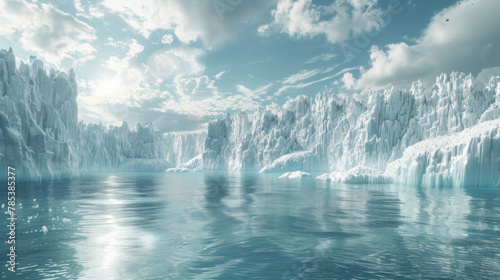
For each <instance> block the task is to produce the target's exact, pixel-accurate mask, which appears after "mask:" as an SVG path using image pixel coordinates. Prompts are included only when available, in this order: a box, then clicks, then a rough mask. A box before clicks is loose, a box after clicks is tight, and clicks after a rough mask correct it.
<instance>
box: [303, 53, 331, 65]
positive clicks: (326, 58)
mask: <svg viewBox="0 0 500 280" xmlns="http://www.w3.org/2000/svg"><path fill="white" fill-rule="evenodd" d="M335 57H337V55H336V54H333V53H325V54H321V55H317V56H315V57H312V58H310V59H308V60H307V61H306V62H305V64H310V63H315V62H318V61H324V62H328V61H330V60H332V59H334V58H335Z"/></svg>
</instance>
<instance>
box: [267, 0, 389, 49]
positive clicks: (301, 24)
mask: <svg viewBox="0 0 500 280" xmlns="http://www.w3.org/2000/svg"><path fill="white" fill-rule="evenodd" d="M272 16H273V21H272V22H271V23H269V24H265V25H262V26H260V27H259V29H258V31H259V34H261V35H265V36H267V35H270V34H273V33H285V34H288V35H289V36H291V37H298V38H300V37H310V38H312V37H315V36H319V35H324V36H325V37H326V39H327V40H328V41H329V42H330V43H332V44H336V43H340V42H343V41H345V40H347V39H349V38H350V37H351V36H356V35H359V34H361V33H364V32H373V31H376V30H379V29H380V28H382V27H383V25H384V21H383V19H382V16H383V11H382V10H381V9H380V8H378V7H377V0H342V1H334V2H333V3H332V4H331V5H314V4H313V3H312V0H296V1H294V0H280V1H279V2H278V5H277V7H276V9H275V10H273V11H272Z"/></svg>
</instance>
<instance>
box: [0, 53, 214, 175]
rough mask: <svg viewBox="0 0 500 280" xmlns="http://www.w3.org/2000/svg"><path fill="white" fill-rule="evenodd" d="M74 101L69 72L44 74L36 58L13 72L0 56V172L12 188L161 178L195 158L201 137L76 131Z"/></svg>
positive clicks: (145, 130) (99, 128)
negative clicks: (100, 178)
mask: <svg viewBox="0 0 500 280" xmlns="http://www.w3.org/2000/svg"><path fill="white" fill-rule="evenodd" d="M77 95H78V90H77V83H76V77H75V73H74V72H73V70H70V71H69V73H65V72H60V71H56V70H50V71H47V70H46V69H45V67H44V64H43V62H42V61H41V60H39V59H37V58H36V57H30V59H29V60H28V62H27V63H25V62H23V61H21V62H20V65H19V66H18V67H17V65H16V58H15V56H14V54H13V52H12V50H11V49H9V50H8V51H7V50H0V169H1V170H7V166H12V167H14V168H16V171H17V174H18V180H28V181H33V180H40V179H49V180H50V179H59V178H72V177H75V176H78V175H79V174H81V173H95V172H109V171H164V170H165V169H167V168H170V167H174V166H177V165H178V164H181V163H184V162H185V161H188V160H189V159H191V158H193V157H195V156H197V155H200V154H201V152H202V150H201V149H202V147H203V145H202V143H203V141H204V137H205V136H204V134H203V133H191V134H184V135H178V136H176V135H167V136H164V135H163V134H162V133H160V132H159V131H157V130H155V129H154V128H153V126H152V125H151V124H147V123H146V124H138V125H137V126H136V128H135V129H133V130H131V129H129V127H128V125H127V124H126V123H124V124H123V125H122V126H110V127H106V126H103V125H100V124H99V125H96V124H84V123H81V122H80V123H79V122H78V105H77V100H76V99H77ZM183 141H184V142H183ZM182 143H185V144H182ZM191 145H193V146H191ZM195 146H196V148H193V147H195ZM3 179H4V178H3V177H2V178H1V179H0V180H3Z"/></svg>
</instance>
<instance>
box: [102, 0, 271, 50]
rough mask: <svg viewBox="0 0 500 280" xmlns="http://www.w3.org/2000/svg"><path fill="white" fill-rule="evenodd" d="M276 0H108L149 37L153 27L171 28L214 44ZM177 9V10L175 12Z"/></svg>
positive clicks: (186, 38)
mask: <svg viewBox="0 0 500 280" xmlns="http://www.w3.org/2000/svg"><path fill="white" fill-rule="evenodd" d="M274 2H275V0H272V1H266V0H256V1H233V0H231V1H230V0H213V1H198V0H144V1H134V0H104V1H103V2H102V5H104V6H105V7H106V8H107V9H108V10H109V11H111V12H113V13H116V14H118V15H119V16H120V17H122V18H123V19H124V20H125V22H126V23H127V24H128V25H129V26H130V27H131V28H132V29H134V30H135V31H137V32H139V33H140V34H142V35H143V36H144V37H145V38H148V37H149V35H150V34H151V32H152V31H155V30H169V31H173V32H174V34H175V36H176V37H177V38H178V39H179V40H180V41H181V42H183V43H190V42H193V41H196V40H198V39H201V40H202V41H203V43H204V44H205V45H206V46H213V45H215V44H218V43H220V42H223V41H225V40H228V39H229V38H231V36H233V35H237V31H238V30H240V29H241V27H242V26H246V25H248V24H249V23H252V22H255V21H256V20H258V19H259V18H260V17H261V16H262V11H263V10H267V8H268V7H270V6H271V5H273V4H274ZM173 11H175V12H173Z"/></svg>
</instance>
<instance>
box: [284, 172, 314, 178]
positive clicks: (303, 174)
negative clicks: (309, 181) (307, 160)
mask: <svg viewBox="0 0 500 280" xmlns="http://www.w3.org/2000/svg"><path fill="white" fill-rule="evenodd" d="M304 177H311V174H309V173H307V172H303V171H294V172H286V173H284V174H283V175H281V176H279V177H278V178H279V179H302V178H304Z"/></svg>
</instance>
